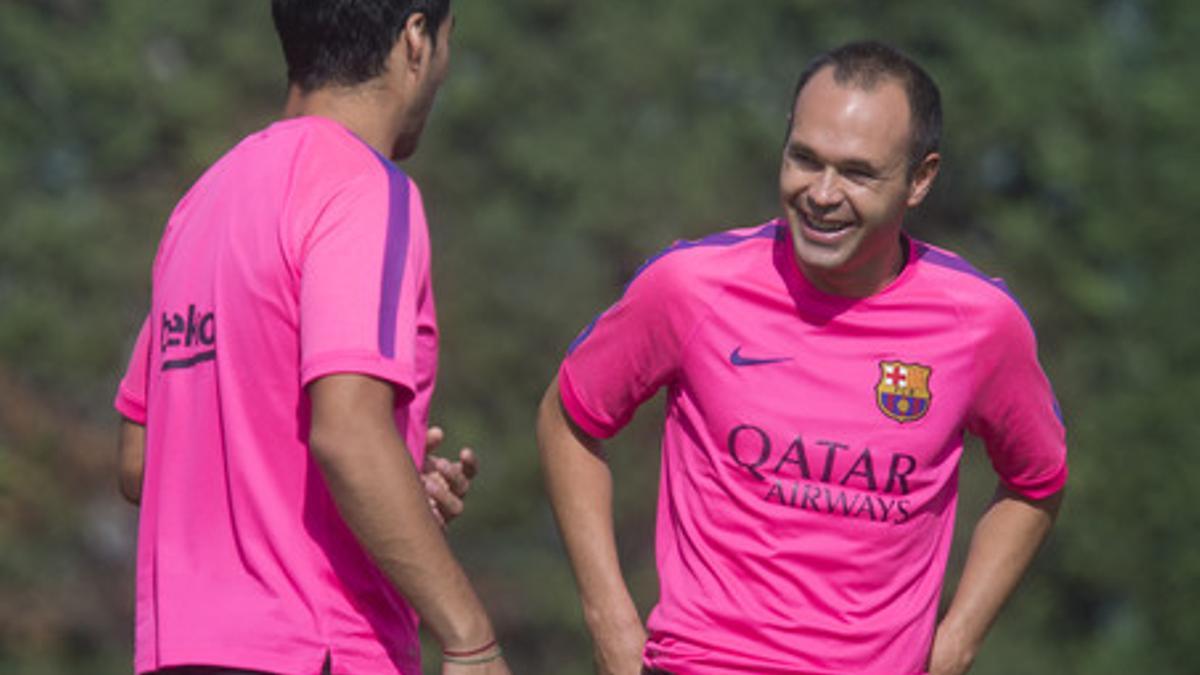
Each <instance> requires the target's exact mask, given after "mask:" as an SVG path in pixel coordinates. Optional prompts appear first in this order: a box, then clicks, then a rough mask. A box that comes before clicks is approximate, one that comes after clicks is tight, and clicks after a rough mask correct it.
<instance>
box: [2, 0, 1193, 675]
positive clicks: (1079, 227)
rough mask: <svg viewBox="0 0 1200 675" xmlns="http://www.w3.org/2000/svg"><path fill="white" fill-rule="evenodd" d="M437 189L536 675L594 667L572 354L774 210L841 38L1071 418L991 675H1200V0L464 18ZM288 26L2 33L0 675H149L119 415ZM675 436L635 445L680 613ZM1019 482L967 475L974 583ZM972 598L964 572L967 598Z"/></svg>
mask: <svg viewBox="0 0 1200 675" xmlns="http://www.w3.org/2000/svg"><path fill="white" fill-rule="evenodd" d="M456 12H457V21H458V23H457V27H456V34H455V38H454V47H453V49H454V56H453V69H452V74H451V77H450V79H449V80H448V81H447V83H446V85H445V87H444V88H443V91H442V93H441V95H440V98H439V103H438V106H437V109H436V110H435V113H434V117H433V119H432V121H431V123H430V126H429V129H428V131H427V135H426V137H425V138H424V140H423V141H422V148H421V150H420V152H419V153H418V155H417V157H416V158H415V159H414V160H413V161H412V162H411V163H409V164H408V165H407V166H406V167H405V168H406V170H408V171H409V172H410V173H411V174H412V175H413V176H415V177H416V178H417V180H418V181H419V182H420V184H421V186H422V191H423V193H424V196H425V199H426V203H427V207H428V210H429V212H430V219H431V223H432V227H433V237H434V247H435V283H436V285H437V290H438V299H439V308H440V310H441V317H440V319H441V322H442V327H443V334H444V343H443V355H444V360H443V366H442V378H441V382H440V385H439V386H440V389H439V394H438V400H437V412H436V417H437V420H438V421H439V422H440V423H441V424H443V425H444V426H446V427H447V429H448V432H449V435H450V438H449V440H448V443H450V444H456V443H457V444H467V445H471V446H473V447H475V448H476V449H477V450H478V451H479V452H480V454H481V455H482V460H483V473H482V478H481V479H480V481H479V482H478V483H477V485H476V488H475V490H474V493H473V495H472V498H471V503H470V509H469V515H468V516H467V517H466V518H464V519H463V520H462V521H461V522H458V523H456V524H455V526H454V528H453V532H452V539H453V543H454V545H455V547H456V549H457V550H458V551H459V552H460V554H461V556H462V558H463V560H464V562H465V564H466V565H467V566H468V568H469V570H470V571H471V573H472V576H473V578H474V579H475V581H476V583H477V585H478V586H479V588H480V589H481V592H482V593H483V594H484V596H485V599H486V601H487V603H488V604H489V606H490V608H491V609H492V611H493V614H494V616H495V617H496V620H497V624H498V626H499V628H500V630H501V632H502V635H503V639H504V642H505V645H506V648H507V650H508V653H509V655H510V659H511V662H512V663H513V665H514V668H515V670H516V672H521V673H586V672H590V665H589V655H590V647H589V644H588V640H587V635H586V631H585V630H584V629H583V626H582V620H581V617H580V612H579V608H578V602H577V600H576V598H575V595H574V587H573V582H572V579H571V576H570V572H569V569H568V568H567V566H566V562H565V559H564V557H563V555H562V551H561V547H560V544H559V541H558V537H557V534H556V532H555V529H554V524H553V519H552V518H551V517H550V514H549V512H548V509H547V507H546V505H545V501H544V498H543V495H542V490H541V486H540V477H539V474H538V470H537V466H536V461H535V454H536V453H535V451H534V443H533V434H532V427H533V415H534V409H535V406H536V403H537V400H538V398H539V397H540V395H541V392H542V390H543V388H544V387H545V385H546V383H547V382H548V381H549V379H550V377H551V375H552V374H553V372H554V369H555V367H556V365H557V362H558V359H559V358H560V356H561V354H562V351H563V349H564V348H565V345H566V344H567V343H568V342H569V341H570V340H571V339H572V337H574V335H575V333H576V332H577V331H578V330H579V329H581V328H582V327H583V326H584V325H585V324H586V323H587V322H588V321H589V320H590V319H591V317H592V316H593V315H594V314H595V313H597V312H599V311H601V310H602V309H603V308H604V307H605V306H606V305H607V304H608V303H610V302H611V301H612V300H614V299H615V298H616V296H617V295H618V294H619V293H620V289H621V287H622V285H623V284H624V283H625V281H627V280H628V278H629V276H630V275H631V274H632V272H633V270H634V269H636V267H637V266H638V265H639V264H640V262H641V261H642V260H644V259H645V258H646V257H648V256H649V255H651V254H653V253H654V252H655V251H656V250H658V249H660V248H662V247H664V246H666V245H668V244H669V243H670V242H671V241H672V240H674V239H676V238H680V237H696V236H702V235H704V234H706V233H708V232H711V231H713V230H716V229H721V228H726V227H732V226H738V225H750V224H754V223H756V222H761V221H764V220H767V219H769V218H771V217H773V216H774V215H775V213H776V210H777V208H776V206H775V204H776V194H775V192H776V187H775V183H776V171H777V165H778V155H779V148H780V141H781V139H782V137H783V133H784V131H785V128H784V125H785V121H786V116H787V112H788V107H789V104H790V97H791V93H792V87H793V82H794V79H795V77H796V75H797V74H798V72H799V70H800V68H801V67H802V66H803V64H804V62H805V61H806V60H807V59H808V58H810V57H811V56H813V55H814V54H815V53H816V52H818V51H820V50H821V49H824V48H827V47H831V46H833V45H835V44H837V43H839V42H842V41H844V40H847V39H853V38H861V37H876V38H881V39H884V40H887V41H890V42H892V43H894V44H896V45H898V46H900V47H902V48H904V49H906V50H907V51H909V52H911V53H912V54H914V55H915V56H916V57H917V58H918V59H919V60H920V61H922V62H923V63H924V64H925V65H926V66H927V67H928V68H929V70H930V71H931V72H932V73H933V75H934V76H935V78H936V79H937V80H938V81H939V83H940V84H941V87H942V92H943V96H944V99H945V101H944V104H945V108H946V133H945V140H944V146H943V150H944V161H943V169H942V175H941V176H940V178H939V179H938V183H937V185H936V186H935V189H934V193H933V195H932V197H931V199H930V200H929V201H928V202H927V203H926V204H925V205H924V206H922V207H921V208H920V209H919V210H918V211H916V212H914V213H913V214H912V217H911V219H910V229H911V230H912V231H913V232H914V233H915V234H916V235H917V236H920V237H922V238H925V239H929V240H932V241H934V242H935V243H938V244H941V245H945V246H948V247H950V248H953V249H955V250H958V251H959V252H961V253H963V254H964V255H966V256H967V257H968V258H970V259H971V260H972V261H973V262H975V263H976V265H977V266H979V267H980V268H981V269H984V270H986V271H988V272H989V273H992V274H996V275H1000V276H1003V277H1005V278H1006V280H1007V281H1008V283H1009V285H1010V286H1011V287H1012V288H1013V289H1014V291H1015V292H1016V293H1017V295H1018V296H1019V297H1020V298H1021V299H1022V301H1023V303H1024V304H1025V306H1026V308H1027V309H1028V310H1029V312H1030V314H1031V316H1032V317H1033V319H1034V322H1035V324H1036V326H1037V328H1038V334H1039V339H1040V342H1041V352H1042V357H1043V360H1044V363H1045V365H1046V367H1047V370H1048V371H1049V373H1050V375H1051V377H1052V379H1053V380H1054V382H1055V385H1056V388H1057V391H1058V395H1059V398H1060V400H1061V403H1062V405H1063V408H1064V410H1065V413H1066V417H1067V421H1068V426H1069V440H1070V443H1071V448H1072V481H1071V484H1070V487H1069V497H1068V500H1067V504H1066V506H1065V508H1064V511H1063V514H1062V517H1061V521H1060V525H1059V527H1058V528H1057V529H1056V531H1055V534H1054V535H1053V536H1052V539H1051V541H1050V543H1049V544H1048V545H1047V547H1046V549H1045V550H1044V551H1043V553H1042V555H1041V556H1040V558H1039V559H1038V561H1037V563H1036V564H1035V569H1034V571H1033V573H1032V574H1031V576H1030V577H1029V578H1028V579H1027V581H1026V583H1025V584H1024V586H1023V588H1022V590H1021V591H1020V592H1019V593H1018V595H1017V597H1016V598H1014V600H1013V602H1012V603H1011V605H1010V606H1009V607H1008V609H1007V610H1006V612H1005V613H1004V614H1003V615H1002V617H1001V620H1000V622H999V623H998V624H997V626H996V628H995V629H994V631H993V634H992V635H991V637H990V638H989V641H988V643H987V644H986V645H985V647H984V651H983V653H982V655H981V656H980V660H979V663H978V665H977V667H976V669H975V670H974V671H973V672H976V673H982V674H985V675H986V674H991V673H997V674H998V673H1087V674H1101V675H1103V674H1105V673H1118V672H1129V671H1133V670H1136V671H1141V672H1152V673H1188V672H1200V667H1198V666H1197V665H1196V662H1197V659H1196V658H1195V656H1194V655H1193V650H1192V649H1191V646H1192V642H1193V641H1194V636H1196V635H1200V612H1197V611H1195V609H1194V604H1195V603H1196V602H1197V601H1200V542H1198V541H1197V539H1198V537H1197V534H1198V533H1200V516H1198V515H1197V514H1198V513H1200V510H1198V509H1196V508H1195V505H1194V504H1193V503H1192V499H1193V497H1194V496H1195V495H1197V494H1200V471H1198V470H1197V469H1196V466H1195V457H1196V452H1195V451H1194V449H1193V448H1195V447H1196V446H1197V444H1200V416H1198V415H1196V414H1194V413H1191V412H1190V407H1191V405H1193V404H1194V402H1195V401H1197V400H1200V377H1197V376H1196V375H1197V374H1198V372H1200V331H1197V326H1196V321H1195V319H1194V318H1193V319H1188V318H1187V317H1188V316H1194V315H1193V314H1192V313H1191V312H1192V311H1194V310H1187V309H1186V307H1187V303H1188V302H1189V300H1188V298H1189V297H1191V298H1195V297H1197V296H1200V275H1197V274H1196V273H1195V272H1194V271H1193V270H1194V264H1193V259H1194V258H1195V257H1196V256H1197V254H1198V253H1200V250H1198V248H1200V247H1198V246H1197V243H1196V242H1197V238H1196V237H1195V236H1193V235H1192V233H1191V232H1190V227H1191V226H1192V224H1193V222H1195V221H1196V220H1197V219H1198V217H1200V208H1197V206H1196V205H1195V200H1194V196H1193V195H1192V194H1191V192H1190V187H1191V182H1192V181H1193V180H1194V175H1195V168H1194V167H1195V166H1196V162H1197V159H1198V158H1200V147H1197V146H1198V145H1200V125H1198V124H1197V122H1196V121H1195V110H1196V109H1197V108H1198V107H1200V105H1197V104H1198V103H1200V100H1198V98H1200V97H1198V96H1197V94H1196V90H1195V84H1196V83H1197V82H1200V58H1197V57H1196V55H1195V51H1194V46H1193V45H1192V44H1191V43H1192V41H1193V40H1194V37H1193V36H1195V35H1198V34H1200V6H1198V5H1196V4H1195V3H1190V2H1185V1H1184V0H1158V1H1155V0H1062V1H1060V2H1056V3H1045V2H1036V1H1034V0H1010V1H1009V2H999V1H998V0H989V1H984V0H980V1H978V2H972V3H954V4H947V3H938V2H933V1H932V0H911V1H910V2H905V3H892V2H883V1H881V0H862V1H860V2H847V3H816V2H805V1H786V2H785V1H783V0H759V1H757V2H754V3H740V4H730V3H718V2H715V1H713V0H686V1H685V0H659V1H658V2H654V3H646V2H636V1H634V0H610V1H609V2H595V3H585V2H569V1H567V0H510V1H509V2H475V3H465V2H460V3H457V7H456ZM278 52H279V50H278V47H277V45H276V43H275V38H274V35H273V32H272V30H271V27H270V21H269V17H268V11H267V5H266V3H260V2H255V3H250V2H242V1H238V0H220V1H218V0H199V1H196V2H176V3H146V2H135V1H134V0H92V1H90V2H89V1H84V0H12V1H10V2H6V3H3V4H0V204H2V205H3V209H4V213H3V219H2V220H0V671H2V672H14V673H29V674H33V673H58V672H88V673H108V672H112V673H118V672H127V671H128V655H129V651H130V644H129V642H130V635H131V633H132V618H131V605H132V601H131V592H132V591H131V585H132V581H131V576H132V568H131V564H132V532H133V518H134V517H135V516H134V514H133V511H132V509H125V508H123V507H122V506H121V505H119V504H118V503H117V502H116V497H115V490H114V489H113V483H114V479H113V477H112V472H113V471H114V467H113V461H112V456H111V454H112V449H111V447H110V446H111V443H110V442H109V437H110V434H111V427H112V426H113V424H112V420H113V414H112V413H111V412H110V408H109V400H110V399H111V396H112V393H113V391H114V387H115V382H116V379H117V377H118V376H119V373H120V372H121V370H122V368H123V365H124V359H125V356H126V355H125V352H126V349H127V348H128V345H129V343H130V341H131V340H132V337H133V333H134V332H135V329H136V324H137V322H138V321H139V319H140V314H141V312H143V311H144V307H145V302H146V298H147V294H148V287H147V280H148V272H149V265H150V260H151V257H152V255H153V251H154V246H155V244H156V242H157V238H158V234H159V232H160V231H161V228H162V223H163V222H164V221H165V219H166V217H167V215H168V214H169V212H170V209H171V208H172V206H173V204H174V202H175V200H176V199H177V198H178V197H179V195H180V194H181V193H182V191H183V190H184V189H186V187H187V185H188V184H189V183H190V182H191V181H193V180H194V179H195V178H196V177H197V176H198V175H199V173H200V172H201V171H202V170H203V169H204V168H205V167H206V166H207V165H208V163H210V162H211V161H213V160H214V159H216V158H217V157H218V156H219V155H220V154H221V153H222V152H224V151H225V150H226V149H227V148H228V147H229V146H231V145H232V144H233V143H235V142H236V141H237V139H238V138H240V137H241V136H242V135H244V134H246V133H248V132H250V131H253V130H254V129H256V128H258V127H260V126H263V125H265V124H267V123H268V122H269V121H270V120H271V119H272V117H274V116H275V115H276V114H277V113H278V111H279V109H280V108H281V105H282V98H283V93H284V85H283V82H282V79H283V78H282V72H283V67H282V63H281V59H280V57H279V53H278ZM659 407H661V404H660V403H654V404H652V405H651V406H648V408H650V409H649V410H647V411H644V412H643V414H642V415H641V416H639V418H638V419H637V420H635V422H634V424H633V425H632V427H631V428H630V429H629V430H627V431H626V432H625V433H624V434H623V435H622V436H621V437H620V438H619V439H618V440H617V441H615V442H614V443H613V444H612V447H611V453H610V454H611V457H612V464H613V470H614V474H615V476H616V490H617V494H616V497H617V502H616V505H615V506H616V518H617V525H618V531H619V538H620V545H621V553H622V559H623V561H624V563H625V566H626V570H627V573H628V576H629V579H630V583H631V585H632V586H633V588H634V591H635V597H636V598H637V600H638V602H639V605H640V606H641V607H642V609H643V610H644V611H648V610H649V608H650V607H651V606H652V605H653V602H654V597H655V592H656V590H655V589H656V587H655V579H654V572H653V550H652V546H651V543H652V540H653V508H654V493H655V491H656V486H657V471H658V462H657V432H656V429H657V424H658V421H659V420H660V418H661V417H660V416H661V413H660V412H659V411H658V410H657V408H659ZM993 483H994V479H993V478H992V477H991V475H990V469H989V468H988V466H987V462H986V459H985V458H983V457H982V452H981V451H979V449H978V448H975V449H972V450H971V451H970V452H969V453H968V459H967V461H966V464H965V467H964V471H963V480H962V485H963V501H962V504H961V507H960V528H959V529H960V536H959V543H958V545H957V546H956V549H955V553H954V558H953V560H954V562H955V563H956V564H957V563H961V557H962V550H963V545H964V544H965V541H964V540H965V537H966V536H967V534H968V531H969V526H970V524H971V522H973V520H974V518H975V517H976V516H977V514H978V513H979V511H980V510H981V509H982V508H983V505H984V503H985V502H986V499H987V497H988V496H989V495H990V493H991V489H992V485H993ZM953 576H954V572H953V570H952V572H951V577H950V578H951V582H952V581H953Z"/></svg>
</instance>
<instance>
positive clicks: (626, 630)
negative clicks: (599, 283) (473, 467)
mask: <svg viewBox="0 0 1200 675" xmlns="http://www.w3.org/2000/svg"><path fill="white" fill-rule="evenodd" d="M537 436H538V450H539V452H540V455H541V460H542V473H543V477H544V479H545V483H546V491H547V492H548V494H549V497H550V505H551V506H552V507H553V509H554V516H555V518H556V519H557V521H558V528H559V531H560V532H561V533H562V537H563V542H564V544H565V545H566V549H567V555H568V557H569V558H570V561H571V569H572V570H573V571H574V573H575V581H576V583H577V584H578V586H579V594H580V598H581V600H582V602H583V614H584V618H585V620H586V621H587V625H588V630H589V631H590V632H591V634H592V640H593V641H594V643H595V652H596V666H597V672H598V673H600V674H601V675H610V674H616V675H636V674H637V673H639V672H640V671H641V666H642V649H643V648H644V646H645V644H646V631H645V628H644V627H643V626H642V621H641V618H640V617H639V616H638V612H637V607H636V606H635V605H634V604H633V598H632V597H631V596H630V594H629V589H628V587H627V586H626V584H625V579H624V577H623V576H622V574H621V565H620V561H619V560H618V558H617V545H616V537H615V536H614V534H613V518H612V474H611V473H610V472H609V469H608V464H607V463H606V462H605V461H604V459H603V458H602V455H601V452H602V451H601V447H600V443H599V441H597V440H595V439H593V438H591V437H589V436H587V435H586V434H584V433H583V432H582V431H580V430H579V429H578V428H577V427H575V425H573V424H572V423H571V422H570V421H569V420H568V419H567V417H566V415H565V414H564V412H563V409H562V404H561V402H560V401H559V393H558V381H557V380H555V381H554V382H552V383H551V384H550V388H549V389H548V390H547V391H546V395H545V397H544V398H543V399H542V404H541V407H540V409H539V411H538V423H537Z"/></svg>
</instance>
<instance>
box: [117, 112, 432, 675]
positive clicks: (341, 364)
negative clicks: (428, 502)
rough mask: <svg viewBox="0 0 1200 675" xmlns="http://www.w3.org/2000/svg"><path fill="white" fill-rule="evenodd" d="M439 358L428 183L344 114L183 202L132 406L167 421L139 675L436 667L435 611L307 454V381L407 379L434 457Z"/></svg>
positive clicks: (248, 148)
mask: <svg viewBox="0 0 1200 675" xmlns="http://www.w3.org/2000/svg"><path fill="white" fill-rule="evenodd" d="M436 369H437V323H436V319H435V314H434V304H433V292H432V287H431V285H430V260H429V234H428V229H427V226H426V222H425V214H424V210H423V207H422V204H421V198H420V194H419V193H418V191H417V188H416V186H415V185H414V184H413V183H412V182H411V181H410V180H409V179H408V178H407V177H406V176H405V175H404V174H403V173H402V172H401V171H400V170H399V169H397V168H396V167H395V166H394V165H393V164H392V163H391V162H390V161H388V160H387V159H385V158H383V157H382V156H381V155H379V154H377V153H375V152H374V151H373V150H372V149H371V148H370V147H369V146H368V145H366V144H365V143H364V142H362V141H361V140H360V139H358V138H357V137H355V136H354V135H352V134H351V133H350V132H348V131H347V130H346V129H344V128H343V127H341V126H339V125H338V124H337V123H335V122H333V121H331V120H327V119H322V118H318V117H306V118H297V119H290V120H285V121H282V122H279V123H277V124H274V125H272V126H271V127H269V128H267V129H265V130H263V131H261V132H259V133H256V134H254V135H252V136H250V137H248V138H246V139H245V140H244V141H242V142H241V143H240V144H239V145H238V146H237V147H236V148H234V149H233V150H231V151H230V152H229V153H228V154H226V155H225V156H224V157H223V158H222V159H221V160H219V161H218V162H217V163H216V164H215V165H214V166H213V167H212V168H211V169H209V170H208V172H207V173H205V175H204V176H203V177H201V178H200V180H199V181H198V182H197V183H196V184H195V185H194V186H193V187H192V188H191V190H190V191H189V192H188V193H187V195H186V196H185V197H184V198H183V199H182V200H181V201H180V202H179V205H178V206H177V207H176V209H175V211H174V213H173V214H172V216H171V218H170V221H169V222H168V224H167V228H166V231H165V233H164V234H163V238H162V241H161V243H160V245H159V249H158V254H157V257H156V259H155V262H154V270H153V297H152V303H151V310H150V315H149V318H148V319H147V321H146V324H145V325H144V326H143V328H142V332H141V335H140V336H139V338H138V342H137V346H136V347H135V350H134V354H133V357H132V359H131V362H130V366H129V369H128V372H127V373H126V376H125V379H124V380H123V381H122V382H121V386H120V389H119V392H118V394H117V399H116V407H117V409H118V410H119V411H120V412H121V413H122V414H123V415H125V416H126V417H128V418H130V419H131V420H133V421H135V422H139V423H143V424H145V425H146V427H147V442H146V469H145V479H144V486H143V492H142V505H141V520H140V523H139V535H138V572H137V626H136V656H135V666H136V669H137V671H138V672H144V671H148V670H153V669H156V668H162V667H167V666H174V665H180V664H210V665H222V666H230V667H237V668H244V669H254V670H264V671H270V672H280V673H314V674H315V673H319V672H321V668H322V665H323V664H324V663H325V660H326V658H327V657H329V658H330V659H331V661H332V668H333V673H406V674H409V675H415V674H417V673H420V656H419V653H418V652H419V645H418V639H417V617H416V615H415V613H414V612H413V610H412V609H411V608H410V607H409V606H408V604H407V603H406V602H405V600H404V598H402V597H401V596H400V595H398V594H397V593H396V592H395V590H394V589H393V588H392V586H391V584H390V583H389V582H388V581H387V579H386V578H385V577H384V575H383V573H382V572H381V571H380V570H379V569H378V568H377V567H376V566H375V564H374V563H373V562H372V561H371V560H370V559H369V557H368V556H367V554H366V552H365V551H364V550H363V549H362V547H361V546H360V545H359V543H358V541H357V540H356V539H355V537H354V536H353V534H352V533H351V532H350V530H349V529H348V528H347V526H346V524H345V523H344V521H343V520H342V519H341V517H340V516H339V515H338V511H337V508H336V506H335V504H334V502H333V500H332V498H331V496H330V494H329V492H328V489H327V487H326V484H325V481H324V479H323V477H322V474H321V472H320V471H319V469H318V467H317V466H316V464H315V463H314V460H313V459H312V457H311V456H310V454H309V449H308V444H307V440H308V433H309V423H310V413H311V408H310V402H309V399H308V396H307V395H306V393H305V386H306V385H307V384H308V383H310V382H312V381H314V380H316V379H317V378H320V377H322V376H324V375H329V374H332V373H361V374H366V375H371V376H374V377H377V378H380V379H383V380H386V381H389V382H391V383H393V384H394V385H395V388H396V392H397V397H396V398H397V408H396V423H397V428H398V429H399V430H400V432H401V434H402V436H403V437H404V439H405V440H406V442H407V444H408V447H409V449H410V451H411V452H412V454H413V457H414V460H415V461H416V462H417V464H418V465H419V464H420V460H421V459H422V457H423V454H424V451H425V429H426V424H427V417H428V409H429V400H430V396H431V394H432V390H433V383H434V379H435V371H436Z"/></svg>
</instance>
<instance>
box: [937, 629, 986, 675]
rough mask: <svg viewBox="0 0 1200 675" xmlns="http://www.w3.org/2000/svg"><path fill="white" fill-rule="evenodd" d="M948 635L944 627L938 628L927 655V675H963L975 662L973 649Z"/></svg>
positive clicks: (948, 632)
mask: <svg viewBox="0 0 1200 675" xmlns="http://www.w3.org/2000/svg"><path fill="white" fill-rule="evenodd" d="M950 633H951V631H950V629H949V628H947V627H946V626H944V625H943V626H938V630H937V633H936V634H935V635H934V636H933V651H932V653H930V655H929V675H963V673H965V672H967V671H968V670H970V669H971V664H972V663H974V662H975V649H974V648H972V647H969V646H968V645H967V644H966V643H965V642H964V640H962V639H961V638H960V637H957V636H953V635H951V634H950Z"/></svg>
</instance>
